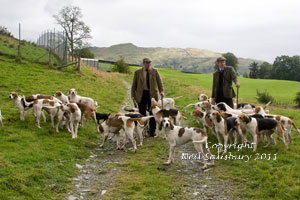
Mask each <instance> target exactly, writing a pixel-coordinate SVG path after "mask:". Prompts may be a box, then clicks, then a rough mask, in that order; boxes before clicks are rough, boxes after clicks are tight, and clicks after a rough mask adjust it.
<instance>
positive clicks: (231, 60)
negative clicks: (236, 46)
mask: <svg viewBox="0 0 300 200" xmlns="http://www.w3.org/2000/svg"><path fill="white" fill-rule="evenodd" d="M222 56H223V57H224V58H226V65H227V66H232V67H233V68H234V70H235V71H236V73H237V74H238V73H239V71H238V70H239V67H238V64H239V61H238V58H237V57H236V56H235V55H234V54H233V53H230V52H228V53H225V54H222Z"/></svg>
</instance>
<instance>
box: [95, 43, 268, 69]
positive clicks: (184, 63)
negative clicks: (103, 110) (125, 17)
mask: <svg viewBox="0 0 300 200" xmlns="http://www.w3.org/2000/svg"><path fill="white" fill-rule="evenodd" d="M90 49H91V51H92V52H93V53H94V54H95V57H96V58H99V59H105V60H111V61H116V60H118V59H120V56H122V57H124V58H125V61H126V62H128V63H132V64H140V63H141V60H142V58H144V57H151V58H152V59H153V61H154V63H155V66H156V67H161V68H172V69H176V70H179V71H184V72H194V73H211V72H212V71H213V66H214V62H215V61H216V58H217V57H219V56H220V55H221V53H215V52H212V51H209V50H204V49H196V48H187V49H181V48H161V47H157V48H144V47H137V46H135V45H134V44H131V43H126V44H118V45H113V46H110V47H91V48H90ZM238 59H239V72H240V73H243V72H249V69H248V66H249V64H250V63H251V62H253V61H256V62H258V63H262V61H258V60H254V59H246V58H238Z"/></svg>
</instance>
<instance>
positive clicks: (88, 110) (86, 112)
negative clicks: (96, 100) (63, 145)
mask: <svg viewBox="0 0 300 200" xmlns="http://www.w3.org/2000/svg"><path fill="white" fill-rule="evenodd" d="M76 104H77V106H78V107H79V109H80V110H81V121H80V124H81V125H82V121H83V119H84V121H85V124H86V128H87V129H89V127H90V125H89V123H88V120H89V119H92V121H93V122H94V124H95V126H96V132H97V133H98V132H99V128H98V123H97V118H96V110H95V109H94V108H92V107H91V106H89V105H87V104H83V103H76Z"/></svg>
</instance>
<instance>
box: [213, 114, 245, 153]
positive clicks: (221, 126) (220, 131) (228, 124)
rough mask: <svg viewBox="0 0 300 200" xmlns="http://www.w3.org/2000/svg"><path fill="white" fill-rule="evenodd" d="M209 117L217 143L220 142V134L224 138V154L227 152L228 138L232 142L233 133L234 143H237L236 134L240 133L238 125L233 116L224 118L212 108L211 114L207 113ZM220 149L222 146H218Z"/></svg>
mask: <svg viewBox="0 0 300 200" xmlns="http://www.w3.org/2000/svg"><path fill="white" fill-rule="evenodd" d="M209 117H210V118H211V120H212V122H213V124H214V127H215V131H216V135H217V139H218V142H219V144H222V139H221V136H222V137H223V138H224V152H223V154H225V153H226V152H227V144H228V138H230V142H231V144H232V137H233V134H234V136H235V141H234V143H237V138H238V137H237V134H240V135H242V134H241V133H240V129H239V127H238V122H237V119H236V118H235V117H229V118H227V119H226V120H225V119H224V118H223V117H222V116H221V114H220V113H219V112H218V111H216V110H214V111H213V112H212V113H211V114H209ZM221 149H222V148H220V150H221Z"/></svg>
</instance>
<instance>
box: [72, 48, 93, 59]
mask: <svg viewBox="0 0 300 200" xmlns="http://www.w3.org/2000/svg"><path fill="white" fill-rule="evenodd" d="M75 52H76V55H78V56H80V57H81V58H95V55H94V54H93V53H92V52H91V50H90V48H88V47H86V48H82V49H78V50H75Z"/></svg>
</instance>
